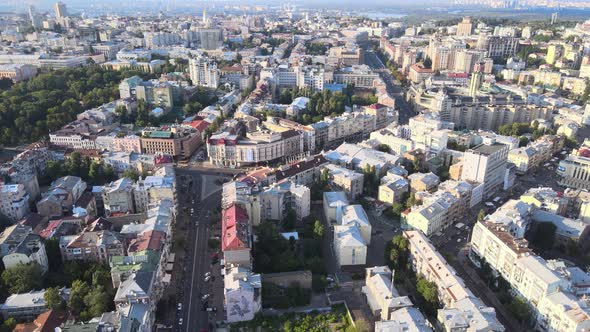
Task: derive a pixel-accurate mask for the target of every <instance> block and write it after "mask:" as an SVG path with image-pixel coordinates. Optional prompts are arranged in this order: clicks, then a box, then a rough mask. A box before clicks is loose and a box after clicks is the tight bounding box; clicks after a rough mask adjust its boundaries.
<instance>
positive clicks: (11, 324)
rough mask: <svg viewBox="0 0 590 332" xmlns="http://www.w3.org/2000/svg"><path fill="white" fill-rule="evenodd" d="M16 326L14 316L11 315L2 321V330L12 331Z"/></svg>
mask: <svg viewBox="0 0 590 332" xmlns="http://www.w3.org/2000/svg"><path fill="white" fill-rule="evenodd" d="M15 327H16V319H15V318H14V317H9V318H7V319H6V320H5V321H4V323H2V331H12V330H14V328H15Z"/></svg>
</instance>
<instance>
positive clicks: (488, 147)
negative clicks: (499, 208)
mask: <svg viewBox="0 0 590 332" xmlns="http://www.w3.org/2000/svg"><path fill="white" fill-rule="evenodd" d="M508 150H509V147H508V145H505V144H501V143H497V142H493V143H491V144H481V145H478V146H476V147H475V148H473V149H469V150H467V151H465V154H464V156H463V172H462V173H461V180H466V181H475V182H479V183H483V184H484V190H483V191H484V192H483V197H484V198H487V197H490V196H492V195H494V193H495V192H496V191H497V190H499V189H500V188H502V185H503V182H504V173H505V171H506V164H507V160H508Z"/></svg>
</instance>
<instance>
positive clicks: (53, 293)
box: [43, 287, 65, 310]
mask: <svg viewBox="0 0 590 332" xmlns="http://www.w3.org/2000/svg"><path fill="white" fill-rule="evenodd" d="M43 297H44V299H45V303H47V306H48V307H49V308H50V309H52V310H61V309H64V307H65V301H64V299H63V298H62V297H61V295H60V293H59V288H57V287H50V288H47V289H46V290H45V294H44V295H43Z"/></svg>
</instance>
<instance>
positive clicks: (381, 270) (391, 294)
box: [362, 266, 424, 321]
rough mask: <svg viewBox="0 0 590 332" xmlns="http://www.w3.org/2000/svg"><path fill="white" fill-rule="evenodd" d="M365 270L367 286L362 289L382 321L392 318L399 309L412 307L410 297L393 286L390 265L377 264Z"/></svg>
mask: <svg viewBox="0 0 590 332" xmlns="http://www.w3.org/2000/svg"><path fill="white" fill-rule="evenodd" d="M365 271H366V273H365V286H363V289H362V291H363V293H364V294H365V296H366V297H367V302H368V304H369V307H370V308H371V311H372V313H373V314H374V315H375V316H376V317H379V318H380V320H381V321H388V320H390V319H391V318H392V317H391V316H392V315H393V314H394V313H395V312H396V311H397V310H400V309H403V308H411V307H412V305H413V304H412V301H411V300H410V298H409V297H407V296H401V295H400V294H399V293H398V291H397V290H396V289H395V287H394V286H393V284H392V277H393V273H392V272H391V270H390V269H389V267H387V266H375V267H369V268H366V269H365ZM422 319H424V317H422Z"/></svg>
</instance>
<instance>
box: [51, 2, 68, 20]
mask: <svg viewBox="0 0 590 332" xmlns="http://www.w3.org/2000/svg"><path fill="white" fill-rule="evenodd" d="M54 8H55V17H56V18H58V19H59V18H64V17H67V16H68V9H67V7H66V4H65V3H63V2H61V1H58V2H56V3H55V6H54Z"/></svg>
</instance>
